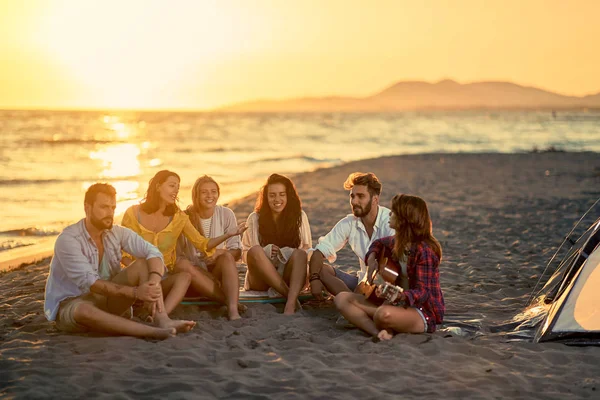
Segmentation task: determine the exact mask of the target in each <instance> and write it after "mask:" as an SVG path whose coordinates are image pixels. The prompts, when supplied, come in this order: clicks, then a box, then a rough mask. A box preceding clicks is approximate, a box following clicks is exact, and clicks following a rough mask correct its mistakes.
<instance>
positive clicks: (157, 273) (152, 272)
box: [149, 271, 163, 279]
mask: <svg viewBox="0 0 600 400" xmlns="http://www.w3.org/2000/svg"><path fill="white" fill-rule="evenodd" d="M152 274H156V275H158V276H160V279H162V278H163V275H162V274H161V273H160V272H157V271H150V274H149V275H152Z"/></svg>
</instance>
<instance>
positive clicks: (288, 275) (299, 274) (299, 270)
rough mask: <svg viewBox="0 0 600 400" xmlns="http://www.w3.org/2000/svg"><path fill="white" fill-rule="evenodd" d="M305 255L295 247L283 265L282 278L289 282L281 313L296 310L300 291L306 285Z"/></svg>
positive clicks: (288, 313)
mask: <svg viewBox="0 0 600 400" xmlns="http://www.w3.org/2000/svg"><path fill="white" fill-rule="evenodd" d="M306 272H307V255H306V252H305V251H304V250H300V249H296V250H294V252H293V253H292V255H291V257H290V259H289V260H288V262H287V264H286V265H285V269H284V271H283V279H284V281H285V282H288V283H289V285H290V286H289V292H288V295H287V302H286V303H285V308H284V310H283V313H284V314H286V315H291V314H294V313H295V312H296V304H297V303H298V296H299V295H300V291H301V290H302V288H303V287H304V286H305V285H306Z"/></svg>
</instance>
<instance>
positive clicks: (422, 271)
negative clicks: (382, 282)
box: [335, 194, 445, 340]
mask: <svg viewBox="0 0 600 400" xmlns="http://www.w3.org/2000/svg"><path fill="white" fill-rule="evenodd" d="M391 209H392V212H391V215H390V222H389V224H390V227H391V228H394V229H395V230H396V235H395V236H389V237H385V238H382V239H378V240H376V241H374V242H373V244H372V245H371V247H370V248H369V251H368V253H367V255H366V256H365V258H366V262H367V264H368V266H369V268H368V271H367V277H368V278H367V279H368V281H369V283H372V281H373V272H375V271H377V270H379V265H378V261H377V260H379V259H381V257H382V256H385V257H387V258H388V264H390V263H391V264H392V266H394V267H396V268H397V270H398V271H400V273H399V275H398V278H397V279H396V282H395V285H396V286H400V287H402V288H403V289H404V291H403V292H401V293H399V295H398V296H397V298H396V299H395V300H394V301H393V302H391V303H390V302H388V301H386V302H384V304H383V305H381V306H377V305H375V304H373V303H371V302H370V301H368V300H367V299H365V297H364V296H363V295H362V294H357V293H350V292H342V293H340V294H338V295H337V296H336V297H335V305H336V307H337V308H338V310H339V311H340V313H341V314H342V315H343V316H344V317H345V318H346V319H347V320H348V321H350V322H351V323H353V324H354V325H356V326H357V327H359V328H360V329H362V330H363V331H365V332H367V333H368V334H370V335H372V336H373V337H375V338H378V339H381V340H389V339H391V338H392V334H393V332H407V333H423V332H434V331H435V329H436V325H437V324H440V323H442V320H443V317H444V311H445V306H444V297H443V295H442V290H441V288H440V280H439V269H438V266H439V264H440V260H441V259H442V247H441V246H440V243H439V242H438V241H437V239H436V238H435V237H434V236H433V234H432V232H431V226H432V225H431V219H430V217H429V211H428V209H427V204H426V203H425V201H424V200H423V199H421V198H420V197H417V196H409V195H403V194H402V195H396V196H394V198H393V199H392V207H391ZM376 293H377V295H378V296H381V297H383V296H382V293H381V290H380V289H377V291H376Z"/></svg>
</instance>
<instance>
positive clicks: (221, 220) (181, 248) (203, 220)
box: [176, 175, 245, 320]
mask: <svg viewBox="0 0 600 400" xmlns="http://www.w3.org/2000/svg"><path fill="white" fill-rule="evenodd" d="M220 195H221V188H220V187H219V184H218V183H217V182H216V181H215V180H214V179H213V178H211V177H210V176H207V175H204V176H201V177H200V178H198V179H196V182H195V183H194V186H193V187H192V204H191V205H190V206H188V208H187V209H186V210H185V212H186V214H188V215H189V217H190V221H191V222H192V225H194V227H195V228H196V229H197V230H198V232H200V233H201V234H202V235H203V236H204V237H206V238H214V237H219V236H221V235H223V234H226V233H227V232H233V231H235V230H236V229H237V221H236V218H235V214H234V213H233V211H232V210H231V209H229V208H227V207H224V206H221V205H218V204H217V202H218V201H219V196H220ZM241 256H242V245H241V241H240V237H239V236H238V235H236V236H233V237H230V238H229V239H227V240H226V241H225V242H223V243H221V244H219V245H218V246H217V249H216V250H215V253H214V254H213V255H212V256H206V255H205V254H204V253H202V252H201V251H198V250H197V249H196V247H194V245H193V243H192V242H191V241H190V240H189V239H187V238H186V237H185V236H183V235H182V236H180V237H179V241H178V243H177V262H176V269H177V270H179V271H187V272H189V273H190V274H191V275H192V283H191V289H193V291H195V292H196V293H197V294H200V295H203V296H208V297H210V298H212V299H214V300H216V301H218V302H219V303H222V304H225V305H226V306H227V310H228V313H229V319H230V320H235V319H239V318H240V314H239V313H240V311H243V310H240V309H239V304H238V300H239V293H240V292H239V289H240V283H239V279H238V270H237V266H236V261H237V260H239V259H240V258H241ZM244 308H245V307H244Z"/></svg>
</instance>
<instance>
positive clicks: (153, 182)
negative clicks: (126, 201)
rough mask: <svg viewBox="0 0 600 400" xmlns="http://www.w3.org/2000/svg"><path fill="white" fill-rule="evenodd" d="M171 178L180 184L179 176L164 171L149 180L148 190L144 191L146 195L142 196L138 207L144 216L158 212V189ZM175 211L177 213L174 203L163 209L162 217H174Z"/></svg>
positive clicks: (177, 209) (177, 208)
mask: <svg viewBox="0 0 600 400" xmlns="http://www.w3.org/2000/svg"><path fill="white" fill-rule="evenodd" d="M171 176H174V177H175V178H177V180H178V181H179V182H181V178H180V177H179V175H177V174H176V173H175V172H173V171H169V170H166V169H163V170H162V171H158V172H157V173H156V175H154V176H153V177H152V179H150V182H148V190H146V195H145V196H144V200H143V201H142V203H141V205H140V208H141V209H142V211H143V212H145V213H146V214H152V213H153V212H156V211H157V210H158V208H159V207H160V195H159V194H158V187H159V186H160V185H162V184H163V183H165V182H166V180H167V179H169V177H171ZM177 211H179V207H178V206H177V203H176V202H175V203H173V204H169V205H168V206H167V207H166V208H165V211H164V212H163V215H166V216H171V215H175V213H176V212H177Z"/></svg>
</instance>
